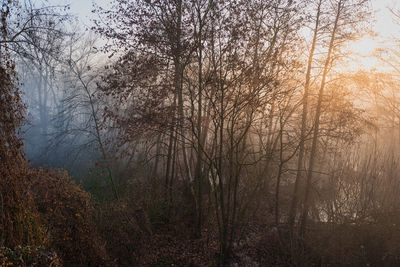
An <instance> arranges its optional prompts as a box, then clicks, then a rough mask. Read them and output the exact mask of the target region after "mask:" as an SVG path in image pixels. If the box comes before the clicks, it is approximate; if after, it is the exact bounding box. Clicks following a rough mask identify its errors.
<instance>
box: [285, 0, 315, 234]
mask: <svg viewBox="0 0 400 267" xmlns="http://www.w3.org/2000/svg"><path fill="white" fill-rule="evenodd" d="M321 4H322V0H320V1H319V3H318V7H317V14H316V20H315V26H314V33H313V40H312V45H311V50H310V54H309V56H308V65H307V73H306V81H305V85H304V94H303V113H302V117H301V129H300V144H299V156H298V159H297V173H296V180H295V183H294V189H293V195H292V201H291V205H290V210H289V218H288V224H289V229H290V232H293V227H294V223H295V220H296V214H297V206H298V202H299V198H300V196H299V195H300V192H299V187H300V183H301V179H302V173H303V169H304V168H303V161H304V145H305V139H306V132H307V115H308V95H309V91H310V81H311V70H312V63H313V58H314V51H315V46H316V43H317V36H318V30H319V23H320V16H321Z"/></svg>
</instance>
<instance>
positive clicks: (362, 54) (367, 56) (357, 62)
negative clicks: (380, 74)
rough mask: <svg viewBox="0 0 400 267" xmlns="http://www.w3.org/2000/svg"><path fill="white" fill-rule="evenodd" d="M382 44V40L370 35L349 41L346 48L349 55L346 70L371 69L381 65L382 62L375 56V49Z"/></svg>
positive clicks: (377, 49) (379, 47)
mask: <svg viewBox="0 0 400 267" xmlns="http://www.w3.org/2000/svg"><path fill="white" fill-rule="evenodd" d="M382 45H383V42H382V41H379V40H378V39H377V38H375V37H373V36H370V35H367V36H364V37H362V38H360V39H358V40H355V41H353V42H351V43H349V45H348V47H347V50H348V51H349V53H350V57H349V59H348V60H347V61H346V63H347V64H346V66H345V68H346V70H352V71H357V70H373V69H378V68H380V67H382V66H381V63H382V62H381V61H380V60H379V58H378V57H377V51H379V49H381V48H382Z"/></svg>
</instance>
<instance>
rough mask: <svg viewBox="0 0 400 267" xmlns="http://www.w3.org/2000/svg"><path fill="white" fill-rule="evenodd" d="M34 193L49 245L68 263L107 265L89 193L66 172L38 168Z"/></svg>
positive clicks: (33, 188)
mask: <svg viewBox="0 0 400 267" xmlns="http://www.w3.org/2000/svg"><path fill="white" fill-rule="evenodd" d="M31 175H32V187H31V189H32V192H33V195H34V201H35V205H36V206H37V209H38V212H39V213H40V218H41V222H42V224H43V225H44V229H45V230H46V233H47V236H48V238H49V240H48V244H49V246H50V247H51V248H54V249H55V250H56V252H57V253H58V255H59V256H60V257H61V259H62V261H63V264H64V265H65V266H106V265H107V256H106V252H105V250H104V247H103V246H102V243H101V241H100V238H99V237H98V235H97V232H96V226H95V224H94V222H93V217H92V215H93V213H92V207H91V205H90V197H89V194H88V193H86V192H85V191H83V190H82V189H81V188H80V187H79V186H78V185H76V184H75V183H74V182H73V181H72V180H71V178H70V177H69V176H68V175H67V174H66V172H63V171H57V172H56V171H48V170H43V169H39V170H34V171H32V173H31Z"/></svg>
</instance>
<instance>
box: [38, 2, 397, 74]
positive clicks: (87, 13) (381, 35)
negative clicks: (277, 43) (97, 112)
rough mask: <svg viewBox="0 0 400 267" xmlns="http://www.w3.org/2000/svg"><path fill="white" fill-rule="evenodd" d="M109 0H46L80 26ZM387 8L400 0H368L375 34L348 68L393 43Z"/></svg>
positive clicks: (356, 47)
mask: <svg viewBox="0 0 400 267" xmlns="http://www.w3.org/2000/svg"><path fill="white" fill-rule="evenodd" d="M36 1H38V2H39V1H43V0H36ZM110 2H111V0H47V3H49V4H51V5H65V4H69V5H70V7H71V10H70V11H71V13H73V14H74V15H76V16H77V17H78V19H79V22H80V24H81V26H82V28H83V29H85V28H90V25H91V19H93V18H95V16H96V14H93V13H92V12H91V11H92V9H93V3H94V4H96V5H99V6H102V7H107V6H109V5H110ZM389 8H391V9H399V10H400V0H371V10H372V13H373V19H374V21H373V22H372V24H371V29H372V30H373V31H374V32H375V33H377V34H378V35H377V36H375V37H373V36H368V35H367V36H364V37H363V38H361V39H360V40H357V41H354V42H352V43H350V44H349V49H350V50H351V51H354V55H353V57H352V58H351V59H350V60H349V61H348V65H349V66H348V67H349V68H353V69H354V68H358V69H360V68H361V69H368V70H370V69H373V68H379V66H378V65H379V64H380V62H379V60H378V59H377V58H376V57H374V56H373V53H374V52H375V49H376V48H378V47H379V48H385V47H387V46H390V45H393V39H394V38H393V37H398V36H400V19H399V20H398V21H399V24H396V23H395V21H394V16H393V14H392V13H391V11H390V10H389Z"/></svg>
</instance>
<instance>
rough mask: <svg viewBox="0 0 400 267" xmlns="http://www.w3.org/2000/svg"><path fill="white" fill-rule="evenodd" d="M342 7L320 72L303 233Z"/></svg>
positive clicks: (303, 214) (302, 222) (301, 229)
mask: <svg viewBox="0 0 400 267" xmlns="http://www.w3.org/2000/svg"><path fill="white" fill-rule="evenodd" d="M341 9H342V0H340V1H339V2H338V10H337V13H336V17H335V23H334V26H333V29H332V34H331V38H330V42H329V49H328V55H327V56H326V60H325V63H324V71H323V74H322V81H321V86H320V89H319V93H318V102H317V109H316V112H315V122H314V132H313V139H312V146H311V153H310V162H309V166H308V173H307V180H306V184H305V192H304V207H303V212H302V215H301V222H300V223H301V224H300V234H301V235H303V234H304V232H305V228H306V224H307V217H308V211H309V208H310V204H311V203H310V191H311V184H312V175H313V170H314V164H315V158H316V154H317V145H318V135H319V125H320V117H321V108H322V98H323V95H324V88H325V84H326V76H327V74H328V71H329V65H330V62H331V56H332V51H333V48H334V44H335V37H336V32H337V28H338V22H339V18H340V15H341Z"/></svg>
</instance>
